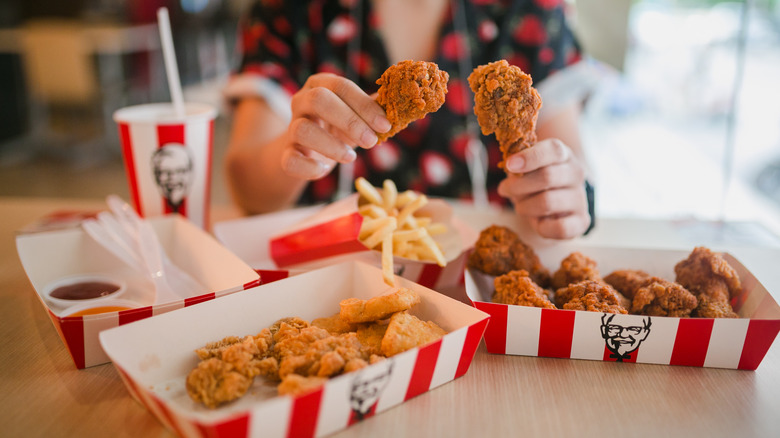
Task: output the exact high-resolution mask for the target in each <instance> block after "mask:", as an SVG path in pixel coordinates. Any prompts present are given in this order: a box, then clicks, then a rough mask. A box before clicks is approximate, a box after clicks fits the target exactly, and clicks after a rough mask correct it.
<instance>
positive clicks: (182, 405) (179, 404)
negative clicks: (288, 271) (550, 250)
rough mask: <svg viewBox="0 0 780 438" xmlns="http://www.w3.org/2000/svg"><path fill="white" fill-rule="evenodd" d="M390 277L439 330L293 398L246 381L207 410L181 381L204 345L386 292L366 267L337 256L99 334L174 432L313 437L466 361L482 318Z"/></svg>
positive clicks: (136, 392) (419, 389)
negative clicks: (240, 391) (329, 262)
mask: <svg viewBox="0 0 780 438" xmlns="http://www.w3.org/2000/svg"><path fill="white" fill-rule="evenodd" d="M396 281H397V282H398V284H399V286H402V287H406V288H410V289H413V290H415V291H416V292H417V293H419V295H420V298H421V303H420V304H418V305H416V306H414V307H413V308H412V309H411V310H410V311H409V312H410V313H412V314H414V315H416V316H418V317H419V318H420V319H423V320H432V321H434V322H435V323H437V324H438V325H439V326H440V327H442V328H443V329H444V330H446V331H447V334H446V335H444V337H442V338H441V339H439V340H437V341H434V342H432V343H429V344H427V345H424V346H421V347H416V348H413V349H410V350H407V351H405V352H403V353H400V354H397V355H395V356H392V357H390V358H388V359H386V360H383V361H380V362H378V363H376V364H373V365H370V366H368V367H366V368H363V369H361V370H359V371H355V372H352V373H346V374H342V375H340V376H337V377H334V378H331V379H329V380H328V381H327V382H326V383H325V384H324V385H323V386H321V387H319V388H316V389H314V390H312V392H308V393H305V394H302V395H298V396H288V395H285V396H279V395H277V392H276V387H275V385H273V384H271V385H269V384H268V383H267V381H266V380H265V379H263V378H262V377H256V378H255V380H254V384H253V386H252V387H250V389H249V391H248V392H247V393H246V394H245V395H244V396H243V397H241V398H239V399H237V400H234V401H232V402H230V403H227V404H225V405H222V406H220V407H218V408H216V409H208V408H206V407H204V406H203V405H201V404H199V403H195V402H194V401H192V400H191V399H190V397H189V396H188V394H187V391H186V378H187V375H188V374H189V372H190V371H191V370H192V369H193V368H195V366H196V365H197V363H198V361H199V359H198V357H197V356H196V354H195V352H194V351H195V350H196V349H197V348H201V347H203V346H204V345H206V343H208V342H213V341H217V340H219V339H222V338H224V337H226V336H244V335H247V334H255V333H258V332H259V331H260V330H261V329H262V328H264V327H268V326H270V325H271V324H273V323H274V322H275V321H277V320H279V319H280V318H284V317H290V316H298V317H301V318H303V319H305V320H307V321H311V320H312V319H315V318H318V317H322V316H330V315H333V314H334V313H336V312H338V309H339V302H340V301H341V300H344V299H347V298H351V297H356V298H361V299H368V298H370V297H374V296H377V295H380V294H382V293H384V292H386V291H387V290H388V286H387V285H385V284H384V283H383V281H382V275H381V271H380V270H379V269H377V268H376V267H373V266H369V265H367V264H364V263H357V262H345V263H341V264H337V265H333V266H329V267H326V268H322V269H319V270H313V271H310V272H307V273H304V274H301V275H296V276H293V277H289V278H287V279H284V280H280V281H276V282H273V283H270V284H264V285H261V286H259V287H256V288H254V289H252V290H248V291H246V292H243V293H240V294H233V295H231V296H227V297H223V298H220V299H219V300H213V301H210V302H208V303H203V304H201V305H198V306H193V307H188V308H186V309H182V310H179V311H177V312H171V313H167V314H165V315H160V316H159V317H155V318H150V319H147V320H144V321H139V322H137V323H135V324H130V325H126V326H122V327H117V328H114V329H111V330H106V331H104V332H102V333H101V334H100V340H101V344H102V345H103V348H104V349H105V351H106V353H108V355H109V357H110V358H111V360H112V361H113V363H114V366H115V367H116V369H117V370H118V371H119V374H120V375H121V376H122V379H123V380H124V382H125V384H126V385H127V388H128V391H129V392H130V394H132V396H133V397H135V398H136V399H137V400H138V401H139V402H141V403H142V404H143V405H144V406H145V407H146V408H147V409H148V410H149V411H150V412H151V413H152V414H153V415H154V416H155V417H157V418H158V420H159V421H160V422H162V423H163V424H164V425H165V426H166V427H168V428H169V429H170V430H171V431H173V432H175V433H176V434H178V435H180V436H186V437H190V436H191V437H204V436H208V437H220V436H230V437H250V436H253V437H254V436H258V437H259V436H263V437H290V436H295V437H315V436H323V435H327V434H330V433H333V432H335V431H337V430H340V429H343V428H346V427H348V426H350V425H352V424H354V423H356V422H358V421H360V420H362V419H364V418H368V417H370V416H372V415H376V414H381V413H382V412H383V411H385V410H387V409H390V408H392V407H393V406H396V405H398V404H400V403H403V402H404V401H406V400H408V399H410V398H412V397H415V396H417V395H420V394H422V393H424V392H426V391H428V390H430V389H433V388H436V387H438V386H439V385H442V384H444V383H447V382H449V381H451V380H453V379H456V378H458V377H460V376H462V375H463V374H465V373H466V371H467V370H468V368H469V366H470V364H471V361H472V359H473V357H474V353H475V351H476V349H477V346H478V344H479V341H480V339H481V337H482V334H483V332H484V329H485V326H486V324H487V315H486V314H485V313H484V312H481V311H479V310H477V309H474V308H473V307H471V306H469V305H467V304H464V303H461V302H459V301H456V300H453V299H451V298H448V297H446V296H444V295H442V294H439V293H437V292H434V291H432V290H430V289H428V288H425V287H422V286H420V285H418V284H415V283H412V282H410V281H408V280H405V279H402V278H396Z"/></svg>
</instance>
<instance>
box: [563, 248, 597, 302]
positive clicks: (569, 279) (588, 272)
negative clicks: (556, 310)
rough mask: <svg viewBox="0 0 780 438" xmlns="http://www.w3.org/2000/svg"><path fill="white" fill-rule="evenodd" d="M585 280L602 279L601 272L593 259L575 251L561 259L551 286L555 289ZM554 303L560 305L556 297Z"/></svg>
mask: <svg viewBox="0 0 780 438" xmlns="http://www.w3.org/2000/svg"><path fill="white" fill-rule="evenodd" d="M585 280H593V281H602V279H601V274H600V273H599V270H598V267H597V265H596V261H595V260H593V259H591V258H590V257H588V256H585V255H583V254H582V253H580V252H577V251H575V252H573V253H571V254H569V255H568V256H566V258H565V259H563V260H561V266H560V268H558V270H557V271H555V273H554V274H553V278H552V287H553V288H554V289H556V290H557V289H561V288H565V287H566V286H568V285H570V284H572V283H579V282H581V281H585ZM555 304H556V305H557V306H558V307H560V306H561V305H562V303H561V304H559V303H558V299H557V298H556V300H555Z"/></svg>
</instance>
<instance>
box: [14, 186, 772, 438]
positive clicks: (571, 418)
mask: <svg viewBox="0 0 780 438" xmlns="http://www.w3.org/2000/svg"><path fill="white" fill-rule="evenodd" d="M103 208H104V204H103V203H102V202H100V201H95V200H72V199H67V200H66V199H34V198H2V197H0V212H2V214H0V239H1V240H0V302H2V303H3V304H2V306H0V331H1V332H0V339H2V351H3V359H2V362H1V363H0V369H1V370H2V372H1V373H0V376H1V377H0V394H2V397H0V424H2V425H3V432H2V435H3V436H9V437H16V436H106V435H112V436H117V437H121V436H144V437H155V436H166V437H167V436H171V433H170V432H168V431H167V430H166V429H164V428H163V426H162V425H161V424H160V423H159V422H158V421H157V420H156V419H155V418H154V417H153V416H152V414H150V413H149V412H147V411H146V410H145V409H144V408H143V407H142V406H141V405H140V404H139V403H137V402H136V401H134V400H133V399H132V398H131V397H130V395H129V393H128V392H127V390H126V389H125V387H124V385H123V383H122V381H121V380H120V377H119V375H118V374H117V372H116V370H115V369H114V367H113V366H112V365H111V364H105V365H100V366H95V367H91V368H87V369H83V370H78V369H76V368H75V366H74V365H73V362H72V361H71V358H70V356H69V354H68V352H67V350H66V348H65V346H64V344H63V343H62V342H61V340H60V338H59V336H58V335H57V332H56V330H55V329H54V326H53V325H52V323H51V321H50V320H49V316H48V315H47V313H46V311H45V310H44V308H43V306H41V304H40V302H39V300H38V298H37V296H36V293H35V291H34V289H33V288H32V286H31V284H30V282H29V281H28V279H27V277H26V275H25V273H24V270H23V268H22V266H21V263H20V261H19V258H18V256H17V253H16V246H15V242H14V236H15V235H16V232H17V230H19V229H21V228H23V227H24V226H26V225H28V224H30V223H31V222H33V221H34V220H36V219H38V218H40V217H42V216H44V215H46V214H49V213H51V212H53V211H56V210H62V209H69V210H100V209H103ZM459 216H460V217H461V218H463V219H464V220H466V221H468V222H471V223H472V225H473V226H475V228H477V229H481V228H483V227H484V226H487V225H489V224H485V223H482V222H484V221H485V220H489V221H491V222H498V223H501V222H511V221H512V218H511V215H507V214H496V215H495V216H489V217H487V218H486V215H485V213H484V212H480V213H476V212H474V211H473V210H470V209H468V208H463V209H461V210H459ZM233 217H236V213H235V211H233V210H232V209H231V208H224V209H215V212H214V214H213V221H212V223H216V222H219V221H221V220H225V219H230V218H233ZM709 225H711V224H704V225H702V224H698V225H697V227H698V228H699V231H696V232H693V233H691V231H690V224H684V223H683V224H681V223H676V222H669V221H648V220H631V219H603V220H601V221H600V224H599V226H598V228H597V229H596V231H595V232H594V233H592V235H590V236H588V237H587V238H584V239H582V243H583V245H590V244H596V245H615V246H639V247H663V248H691V247H692V246H693V245H692V243H691V242H690V241H689V239H690V238H691V236H695V237H696V238H698V239H701V236H702V232H701V229H702V227H704V228H706V227H708V226H709ZM732 234H739V233H732ZM708 235H709V234H708ZM714 235H715V234H712V235H710V236H714ZM740 236H741V237H740V238H738V239H731V240H729V239H720V240H718V239H715V238H713V240H712V242H708V246H710V247H711V248H713V249H717V250H728V251H729V252H730V253H732V254H733V255H735V256H736V257H737V258H738V259H740V261H742V262H743V264H745V265H746V266H747V267H748V268H749V269H750V270H751V271H752V272H753V273H754V274H755V275H756V276H757V277H758V279H759V280H760V281H761V282H762V283H763V284H764V285H765V286H766V288H767V289H768V290H770V291H774V293H773V294H774V297H775V299H776V300H777V299H778V294H780V270H778V269H777V268H778V265H779V263H780V249H778V248H777V247H767V246H763V245H755V244H753V243H750V242H748V243H745V242H746V239H745V238H744V233H743V234H740ZM748 240H749V239H748ZM777 344H778V342H775V343H774V345H773V346H772V347H771V348H770V350H769V352H768V353H767V356H766V357H765V359H764V361H763V362H762V364H761V365H760V366H759V368H758V369H757V370H756V371H737V370H725V369H713V368H692V367H677V366H663V365H647V364H616V363H609V362H599V361H586V360H565V359H550V358H536V357H525V356H500V355H492V354H488V353H487V352H486V351H485V348H484V344H482V345H480V347H479V349H478V350H477V353H476V356H475V357H474V361H473V363H472V365H471V368H470V369H469V371H468V372H467V373H466V375H464V376H463V377H461V378H459V379H457V380H455V381H453V382H450V383H447V384H445V385H442V386H440V387H438V388H436V389H434V390H432V391H429V392H427V393H424V394H422V395H420V396H418V397H416V398H414V399H411V400H409V401H407V402H405V403H403V404H401V405H400V406H398V407H395V408H393V409H390V410H388V411H386V412H383V413H381V414H379V415H376V416H374V417H372V418H369V419H367V420H365V421H363V422H361V423H359V424H357V425H354V426H352V427H350V428H348V429H345V430H343V431H341V432H339V433H337V434H335V435H333V436H339V437H352V436H355V437H357V436H371V437H398V436H407V437H409V436H425V437H430V436H447V437H456V436H464V437H466V436H490V437H502V436H510V435H511V436H603V435H616V436H621V437H627V436H628V437H630V436H718V437H720V436H722V437H732V436H741V437H746V436H762V437H763V436H767V437H768V436H778V435H780V346H778V345H777Z"/></svg>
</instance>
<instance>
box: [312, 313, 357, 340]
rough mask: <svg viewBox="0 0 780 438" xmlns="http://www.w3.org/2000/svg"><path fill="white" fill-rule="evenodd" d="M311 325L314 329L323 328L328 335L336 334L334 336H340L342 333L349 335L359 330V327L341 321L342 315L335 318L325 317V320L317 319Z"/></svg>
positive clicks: (336, 315) (334, 316)
mask: <svg viewBox="0 0 780 438" xmlns="http://www.w3.org/2000/svg"><path fill="white" fill-rule="evenodd" d="M311 325H312V326H314V327H319V328H323V329H325V330H327V331H328V333H331V334H334V335H340V334H342V333H349V332H354V331H355V330H357V325H356V324H352V323H349V322H346V321H344V320H343V319H341V315H340V314H338V313H337V314H335V315H333V316H329V317H325V318H316V319H313V320H312V321H311Z"/></svg>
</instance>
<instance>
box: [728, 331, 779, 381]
mask: <svg viewBox="0 0 780 438" xmlns="http://www.w3.org/2000/svg"><path fill="white" fill-rule="evenodd" d="M778 331H780V321H778V320H776V319H775V320H772V319H754V320H751V321H750V324H749V325H748V331H747V335H746V336H745V345H744V347H743V348H742V355H741V356H740V358H739V365H738V367H737V368H739V369H740V370H755V369H756V368H758V364H760V363H761V361H762V360H763V359H764V356H765V355H766V353H767V352H768V351H769V347H771V346H772V342H774V340H775V337H777V332H778Z"/></svg>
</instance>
